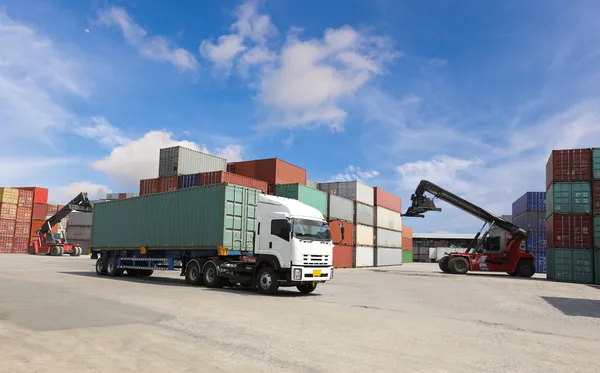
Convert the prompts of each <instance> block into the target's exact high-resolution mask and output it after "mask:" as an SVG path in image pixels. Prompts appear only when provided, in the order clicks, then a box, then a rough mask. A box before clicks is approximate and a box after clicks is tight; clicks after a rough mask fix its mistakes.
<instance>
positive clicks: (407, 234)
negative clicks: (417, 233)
mask: <svg viewBox="0 0 600 373" xmlns="http://www.w3.org/2000/svg"><path fill="white" fill-rule="evenodd" d="M412 249H413V230H412V228H409V227H405V226H402V250H405V251H412Z"/></svg>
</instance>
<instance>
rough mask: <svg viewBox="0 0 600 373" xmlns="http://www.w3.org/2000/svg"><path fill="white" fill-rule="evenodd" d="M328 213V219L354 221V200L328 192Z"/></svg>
mask: <svg viewBox="0 0 600 373" xmlns="http://www.w3.org/2000/svg"><path fill="white" fill-rule="evenodd" d="M328 215H329V218H330V219H339V220H344V221H350V222H351V221H354V202H353V201H351V200H349V199H347V198H344V197H340V196H336V195H335V194H330V195H329V212H328Z"/></svg>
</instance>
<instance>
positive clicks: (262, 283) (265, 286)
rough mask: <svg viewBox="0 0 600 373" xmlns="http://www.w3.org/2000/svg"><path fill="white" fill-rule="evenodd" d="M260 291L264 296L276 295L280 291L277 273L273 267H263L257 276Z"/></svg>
mask: <svg viewBox="0 0 600 373" xmlns="http://www.w3.org/2000/svg"><path fill="white" fill-rule="evenodd" d="M256 277H257V283H258V291H259V292H260V293H262V294H275V293H276V292H277V290H278V289H279V282H278V281H277V272H275V270H274V269H273V268H271V267H266V266H265V267H261V268H260V269H259V270H258V273H257V275H256Z"/></svg>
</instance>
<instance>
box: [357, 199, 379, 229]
mask: <svg viewBox="0 0 600 373" xmlns="http://www.w3.org/2000/svg"><path fill="white" fill-rule="evenodd" d="M356 223H358V224H363V225H370V226H371V227H372V226H374V225H375V208H374V207H373V206H369V205H365V204H364V203H360V202H356Z"/></svg>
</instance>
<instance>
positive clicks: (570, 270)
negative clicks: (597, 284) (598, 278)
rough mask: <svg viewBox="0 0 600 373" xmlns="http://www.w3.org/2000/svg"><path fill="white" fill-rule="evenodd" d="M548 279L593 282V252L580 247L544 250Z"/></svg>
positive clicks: (583, 282) (581, 282)
mask: <svg viewBox="0 0 600 373" xmlns="http://www.w3.org/2000/svg"><path fill="white" fill-rule="evenodd" d="M546 267H547V275H546V277H547V278H548V279H549V280H553V281H560V282H575V283H580V284H592V283H594V252H593V250H582V249H549V250H548V251H547V252H546Z"/></svg>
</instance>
